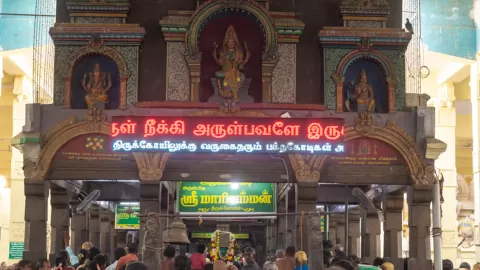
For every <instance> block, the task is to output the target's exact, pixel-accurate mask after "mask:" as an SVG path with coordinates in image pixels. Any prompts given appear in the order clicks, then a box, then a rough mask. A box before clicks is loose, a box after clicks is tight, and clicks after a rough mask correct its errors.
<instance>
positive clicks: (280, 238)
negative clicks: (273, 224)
mask: <svg viewBox="0 0 480 270" xmlns="http://www.w3.org/2000/svg"><path fill="white" fill-rule="evenodd" d="M285 199H286V198H284V199H283V200H281V201H280V202H279V203H278V212H279V213H285V212H286V211H285V210H286V204H285ZM286 236H287V216H279V217H277V243H278V248H283V249H284V248H286V247H287V241H286Z"/></svg>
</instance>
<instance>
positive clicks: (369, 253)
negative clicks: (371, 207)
mask: <svg viewBox="0 0 480 270" xmlns="http://www.w3.org/2000/svg"><path fill="white" fill-rule="evenodd" d="M366 223H367V224H366V226H365V239H362V241H365V256H364V258H363V260H365V261H366V262H368V263H372V262H373V260H374V259H375V258H376V257H378V256H380V221H379V220H378V215H377V214H376V213H372V214H370V213H369V214H367V218H366Z"/></svg>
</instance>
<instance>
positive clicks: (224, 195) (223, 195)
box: [220, 192, 228, 203]
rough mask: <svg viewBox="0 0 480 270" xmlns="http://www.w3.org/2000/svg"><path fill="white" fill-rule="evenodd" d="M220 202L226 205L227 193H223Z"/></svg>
mask: <svg viewBox="0 0 480 270" xmlns="http://www.w3.org/2000/svg"><path fill="white" fill-rule="evenodd" d="M220 200H221V201H222V202H221V203H228V193H227V192H223V193H222V195H220Z"/></svg>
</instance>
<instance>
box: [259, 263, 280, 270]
mask: <svg viewBox="0 0 480 270" xmlns="http://www.w3.org/2000/svg"><path fill="white" fill-rule="evenodd" d="M262 270H278V267H277V265H276V264H275V263H274V262H266V263H264V264H263V267H262Z"/></svg>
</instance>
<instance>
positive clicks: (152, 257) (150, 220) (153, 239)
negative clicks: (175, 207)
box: [133, 63, 200, 269]
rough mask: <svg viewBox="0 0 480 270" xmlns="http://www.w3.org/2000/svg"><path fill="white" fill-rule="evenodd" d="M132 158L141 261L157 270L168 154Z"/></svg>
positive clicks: (135, 155) (143, 155)
mask: <svg viewBox="0 0 480 270" xmlns="http://www.w3.org/2000/svg"><path fill="white" fill-rule="evenodd" d="M199 67H200V63H199ZM198 76H200V74H198ZM199 82H200V79H199ZM133 156H134V157H135V160H136V162H137V166H138V171H139V177H140V180H141V181H140V213H141V214H142V216H141V218H140V247H141V248H142V250H143V254H142V260H143V262H144V263H145V264H146V265H147V267H148V268H149V269H157V268H158V267H159V264H158V263H159V256H157V253H156V250H157V249H159V248H161V244H162V240H161V237H162V236H161V235H162V234H161V230H162V229H161V228H163V227H162V226H160V225H161V224H160V219H159V217H158V213H159V210H160V205H159V198H160V196H161V188H160V186H161V184H160V180H161V179H162V175H163V170H164V169H165V165H166V163H167V160H168V153H154V154H153V153H134V154H133ZM149 214H150V215H149ZM147 225H148V226H147Z"/></svg>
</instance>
